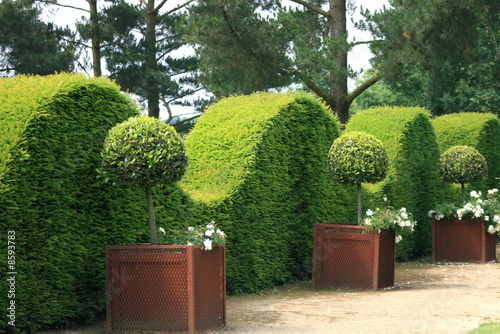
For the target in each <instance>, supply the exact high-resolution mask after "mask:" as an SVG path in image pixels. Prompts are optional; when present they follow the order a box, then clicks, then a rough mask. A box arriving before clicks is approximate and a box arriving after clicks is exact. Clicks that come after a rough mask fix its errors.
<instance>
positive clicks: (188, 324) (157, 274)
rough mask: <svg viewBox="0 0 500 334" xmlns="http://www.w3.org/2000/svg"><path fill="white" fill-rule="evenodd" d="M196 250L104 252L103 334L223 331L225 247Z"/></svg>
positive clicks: (154, 248)
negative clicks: (104, 302) (105, 315)
mask: <svg viewBox="0 0 500 334" xmlns="http://www.w3.org/2000/svg"><path fill="white" fill-rule="evenodd" d="M200 247H201V246H170V245H149V244H143V245H126V246H109V247H106V284H107V287H106V289H107V291H106V293H107V308H106V313H107V330H108V332H127V333H132V332H160V333H173V332H175V333H197V332H202V331H207V330H210V329H215V328H221V327H223V326H225V325H226V264H225V263H226V259H225V256H226V253H225V248H224V247H214V248H213V249H212V250H209V251H205V250H201V249H200Z"/></svg>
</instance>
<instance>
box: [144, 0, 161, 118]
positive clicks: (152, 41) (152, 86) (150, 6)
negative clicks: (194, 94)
mask: <svg viewBox="0 0 500 334" xmlns="http://www.w3.org/2000/svg"><path fill="white" fill-rule="evenodd" d="M146 56H147V59H146V75H147V78H148V80H147V83H148V87H147V99H148V115H149V116H151V117H156V118H159V117H160V93H159V89H158V82H156V73H157V65H156V11H155V1H154V0H148V2H147V7H146Z"/></svg>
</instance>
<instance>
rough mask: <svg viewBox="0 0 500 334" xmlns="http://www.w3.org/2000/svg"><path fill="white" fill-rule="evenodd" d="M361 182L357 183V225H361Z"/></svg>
mask: <svg viewBox="0 0 500 334" xmlns="http://www.w3.org/2000/svg"><path fill="white" fill-rule="evenodd" d="M361 206H362V203H361V183H358V225H361V211H362V208H361Z"/></svg>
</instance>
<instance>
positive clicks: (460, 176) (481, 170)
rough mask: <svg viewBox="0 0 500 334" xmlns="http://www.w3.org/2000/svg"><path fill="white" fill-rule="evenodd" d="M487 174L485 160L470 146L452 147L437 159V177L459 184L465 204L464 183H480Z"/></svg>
mask: <svg viewBox="0 0 500 334" xmlns="http://www.w3.org/2000/svg"><path fill="white" fill-rule="evenodd" d="M487 172H488V165H487V163H486V158H485V157H484V156H483V155H482V154H481V153H479V151H478V150H476V149H475V148H474V147H471V146H453V147H450V148H449V149H448V150H446V151H445V152H444V153H443V154H442V155H441V157H440V158H439V175H440V176H441V177H442V178H443V180H445V181H446V182H450V183H460V185H461V186H462V201H464V202H465V183H471V182H477V181H480V180H481V179H482V178H483V176H485V175H486V173H487Z"/></svg>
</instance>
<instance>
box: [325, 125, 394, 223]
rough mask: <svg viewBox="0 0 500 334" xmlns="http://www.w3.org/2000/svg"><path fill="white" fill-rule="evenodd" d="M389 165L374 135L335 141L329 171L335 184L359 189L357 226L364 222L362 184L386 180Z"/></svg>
mask: <svg viewBox="0 0 500 334" xmlns="http://www.w3.org/2000/svg"><path fill="white" fill-rule="evenodd" d="M388 165H389V160H388V158H387V151H386V150H385V148H384V146H383V144H382V142H381V141H380V140H378V139H377V138H376V137H375V136H373V135H370V134H367V133H365V132H359V131H354V132H350V133H346V134H344V135H342V136H340V137H339V138H337V139H335V141H334V142H333V144H332V147H331V148H330V152H329V153H328V169H329V170H330V174H331V175H332V177H333V179H334V180H335V181H336V182H339V183H348V184H354V185H356V186H357V187H358V224H359V223H360V221H361V184H362V183H376V182H378V181H381V180H383V179H384V178H385V176H386V174H387V168H388Z"/></svg>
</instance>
